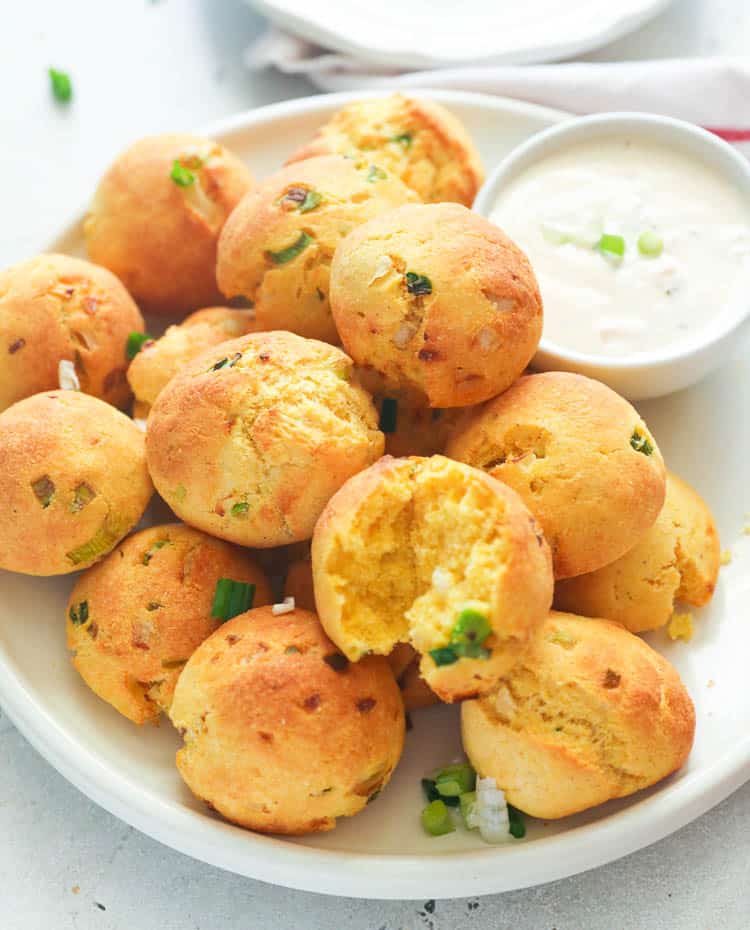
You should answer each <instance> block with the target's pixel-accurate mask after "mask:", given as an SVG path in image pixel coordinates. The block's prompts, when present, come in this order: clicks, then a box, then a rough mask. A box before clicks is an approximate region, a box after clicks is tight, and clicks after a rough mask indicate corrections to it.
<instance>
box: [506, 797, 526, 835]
mask: <svg viewBox="0 0 750 930" xmlns="http://www.w3.org/2000/svg"><path fill="white" fill-rule="evenodd" d="M508 820H509V821H510V828H509V829H510V835H511V836H513V837H515V838H516V839H517V840H522V839H523V838H524V837H525V836H526V824H525V822H524V819H523V814H522V813H521V811H519V810H518V809H517V808H515V807H513V805H512V804H509V805H508Z"/></svg>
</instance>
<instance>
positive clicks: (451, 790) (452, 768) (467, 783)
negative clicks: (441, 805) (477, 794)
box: [434, 762, 477, 800]
mask: <svg viewBox="0 0 750 930" xmlns="http://www.w3.org/2000/svg"><path fill="white" fill-rule="evenodd" d="M434 778H435V789H436V791H437V792H438V794H439V795H440V797H441V798H442V799H443V800H445V799H446V798H460V797H461V795H462V794H466V793H467V792H469V791H473V790H474V787H475V786H476V782H477V773H476V772H475V771H474V769H473V768H472V766H471V765H469V763H468V762H459V763H457V764H456V765H446V766H445V768H443V769H440V771H439V772H436V773H435V776H434Z"/></svg>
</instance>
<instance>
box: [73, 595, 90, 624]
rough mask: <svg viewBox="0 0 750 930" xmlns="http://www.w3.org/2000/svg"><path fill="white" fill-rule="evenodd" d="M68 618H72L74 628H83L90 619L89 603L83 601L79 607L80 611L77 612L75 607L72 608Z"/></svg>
mask: <svg viewBox="0 0 750 930" xmlns="http://www.w3.org/2000/svg"><path fill="white" fill-rule="evenodd" d="M68 616H69V617H70V622H71V623H72V624H74V626H83V624H84V623H86V622H87V621H88V619H89V602H88V601H81V603H80V604H79V605H78V610H76V609H75V607H71V608H70V612H69V613H68Z"/></svg>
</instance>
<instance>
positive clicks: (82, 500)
mask: <svg viewBox="0 0 750 930" xmlns="http://www.w3.org/2000/svg"><path fill="white" fill-rule="evenodd" d="M95 497H96V491H94V489H93V488H92V487H90V486H89V485H88V484H86V482H85V481H83V482H81V484H79V485H78V486H77V487H76V488H75V490H74V491H73V501H72V503H71V505H70V507H69V508H68V509H69V510H70V512H71V513H79V512H80V511H81V510H83V508H84V507H85V506H86V505H87V504H90V503H91V501H92V500H93V499H94V498H95Z"/></svg>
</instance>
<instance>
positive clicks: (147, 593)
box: [67, 523, 271, 724]
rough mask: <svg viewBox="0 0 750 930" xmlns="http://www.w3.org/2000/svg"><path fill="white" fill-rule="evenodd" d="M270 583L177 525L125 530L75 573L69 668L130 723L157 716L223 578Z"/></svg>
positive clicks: (235, 553) (214, 623)
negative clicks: (122, 538) (110, 547)
mask: <svg viewBox="0 0 750 930" xmlns="http://www.w3.org/2000/svg"><path fill="white" fill-rule="evenodd" d="M222 578H227V579H231V580H232V581H238V582H243V583H245V584H250V585H252V586H253V588H254V600H253V603H254V604H255V605H256V606H260V605H262V604H269V603H271V589H270V587H269V585H268V581H267V580H266V577H265V575H264V574H263V572H262V571H261V570H260V568H258V566H257V565H256V564H255V563H254V561H253V560H252V558H251V557H250V554H249V553H247V552H243V551H242V550H241V549H238V548H236V547H235V546H231V545H230V544H229V543H225V542H222V541H221V540H219V539H213V538H212V537H210V536H206V535H205V534H204V533H200V532H199V531H198V530H194V529H192V527H189V526H184V525H182V524H180V523H173V524H168V525H165V526H153V527H150V528H149V529H146V530H141V531H140V532H139V533H135V534H134V535H132V536H129V537H128V538H127V539H126V540H125V541H124V542H122V543H120V545H119V546H118V547H117V548H116V549H115V550H114V551H113V552H111V553H110V554H109V555H108V556H107V557H106V558H105V559H103V560H102V561H101V562H99V564H98V565H94V566H93V567H92V568H90V569H89V570H88V571H87V572H85V573H84V574H83V575H81V577H80V578H79V579H78V582H77V583H76V586H75V587H74V588H73V591H72V593H71V595H70V599H69V601H68V612H67V635H68V648H69V649H70V650H71V651H72V653H73V656H74V658H73V665H74V666H75V668H76V670H77V671H78V672H79V673H80V675H81V677H82V678H83V680H84V681H85V682H86V684H87V685H88V686H89V688H91V690H92V691H93V692H95V693H96V694H97V695H98V696H99V697H100V698H102V699H103V700H105V701H107V702H108V703H109V704H111V705H112V706H113V707H114V708H115V709H116V710H118V711H119V712H120V713H121V714H123V715H124V716H125V717H127V718H128V719H129V720H132V721H133V723H138V724H142V723H147V722H156V721H157V720H158V718H159V715H160V713H161V712H162V711H166V710H168V709H169V705H170V703H171V700H172V693H173V691H174V687H175V684H176V683H177V679H178V677H179V675H180V672H181V671H182V669H183V667H184V665H185V663H186V662H187V660H188V659H189V658H190V656H191V655H192V654H193V652H194V651H195V650H196V649H197V647H198V646H199V645H200V644H201V643H202V642H203V640H204V639H206V637H208V636H209V635H210V634H211V633H213V631H214V630H215V629H217V627H218V626H219V625H220V624H221V620H220V619H215V618H214V617H212V606H213V601H214V596H215V594H216V586H217V583H218V582H219V580H220V579H222Z"/></svg>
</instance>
